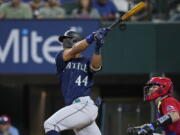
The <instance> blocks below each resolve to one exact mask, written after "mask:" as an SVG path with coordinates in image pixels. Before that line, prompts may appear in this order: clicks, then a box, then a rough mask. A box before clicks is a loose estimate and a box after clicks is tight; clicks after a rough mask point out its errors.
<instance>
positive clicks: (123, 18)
mask: <svg viewBox="0 0 180 135" xmlns="http://www.w3.org/2000/svg"><path fill="white" fill-rule="evenodd" d="M145 5H146V4H145V3H144V2H139V3H138V4H137V5H135V6H134V7H133V8H132V9H130V10H129V11H128V12H126V13H125V14H124V15H123V16H121V17H120V19H118V20H116V21H115V22H114V23H113V24H111V25H110V26H109V27H108V28H109V29H113V28H114V27H115V26H116V25H118V24H119V23H121V22H123V21H126V20H127V19H129V18H130V17H131V16H133V15H134V14H136V13H138V12H139V11H141V10H142V9H143V8H144V7H145Z"/></svg>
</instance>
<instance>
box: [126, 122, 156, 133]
mask: <svg viewBox="0 0 180 135" xmlns="http://www.w3.org/2000/svg"><path fill="white" fill-rule="evenodd" d="M154 131H155V127H154V125H153V124H144V125H142V126H139V127H130V128H128V129H127V133H128V134H129V135H150V134H152V133H154Z"/></svg>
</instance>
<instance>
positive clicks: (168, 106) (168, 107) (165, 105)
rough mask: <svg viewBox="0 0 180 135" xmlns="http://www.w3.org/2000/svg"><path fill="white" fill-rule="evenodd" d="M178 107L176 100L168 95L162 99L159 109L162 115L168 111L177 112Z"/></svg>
mask: <svg viewBox="0 0 180 135" xmlns="http://www.w3.org/2000/svg"><path fill="white" fill-rule="evenodd" d="M178 107H179V106H178V101H177V100H176V99H175V98H173V97H168V98H166V99H164V100H163V101H162V104H161V111H162V113H163V114H164V115H165V114H168V113H170V112H178Z"/></svg>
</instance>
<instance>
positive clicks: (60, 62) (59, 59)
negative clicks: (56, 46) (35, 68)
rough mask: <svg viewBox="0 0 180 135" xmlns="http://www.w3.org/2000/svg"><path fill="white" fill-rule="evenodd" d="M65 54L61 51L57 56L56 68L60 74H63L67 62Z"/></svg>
mask: <svg viewBox="0 0 180 135" xmlns="http://www.w3.org/2000/svg"><path fill="white" fill-rule="evenodd" d="M63 52H64V51H60V52H59V53H58V54H57V55H56V68H57V71H58V72H62V70H63V69H64V67H65V61H64V60H63Z"/></svg>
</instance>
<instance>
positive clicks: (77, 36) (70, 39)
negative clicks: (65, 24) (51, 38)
mask: <svg viewBox="0 0 180 135" xmlns="http://www.w3.org/2000/svg"><path fill="white" fill-rule="evenodd" d="M66 38H67V40H64V39H66ZM83 39H84V36H83V35H82V34H81V33H78V32H75V31H72V30H68V31H66V32H65V33H64V35H63V36H59V41H60V42H62V43H63V47H64V48H71V47H72V46H73V45H74V44H75V43H76V42H78V41H81V40H83Z"/></svg>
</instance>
